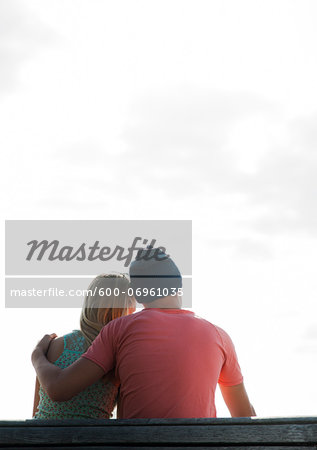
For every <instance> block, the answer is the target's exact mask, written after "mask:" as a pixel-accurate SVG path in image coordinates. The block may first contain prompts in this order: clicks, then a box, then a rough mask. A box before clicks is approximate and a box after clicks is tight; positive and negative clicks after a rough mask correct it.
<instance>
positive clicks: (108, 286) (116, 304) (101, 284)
mask: <svg viewBox="0 0 317 450" xmlns="http://www.w3.org/2000/svg"><path fill="white" fill-rule="evenodd" d="M129 285H130V281H129V279H128V277H127V276H126V275H124V274H122V273H120V274H102V275H98V276H97V277H96V278H95V279H94V280H93V281H92V282H91V283H90V285H89V287H88V289H87V295H86V297H85V301H84V305H83V309H82V312H81V316H80V329H81V332H82V334H83V335H84V337H85V339H86V343H87V347H88V346H90V345H91V343H92V342H93V340H94V339H95V338H96V337H97V336H98V334H99V332H100V330H101V329H102V328H103V327H104V326H105V325H107V323H109V322H110V321H111V320H113V319H117V318H118V317H122V316H127V315H128V314H130V313H131V309H135V300H134V299H133V298H131V297H129V296H128V289H129ZM108 294H109V295H108Z"/></svg>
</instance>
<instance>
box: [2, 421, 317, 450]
mask: <svg viewBox="0 0 317 450" xmlns="http://www.w3.org/2000/svg"><path fill="white" fill-rule="evenodd" d="M0 448H6V449H11V450H12V449H18V448H24V449H36V448H41V449H47V450H48V449H50V450H52V449H64V450H66V449H67V450H69V449H78V450H86V449H90V450H101V449H107V450H109V449H113V450H118V449H130V450H131V449H136V448H138V449H139V448H141V449H143V450H147V449H152V450H153V449H160V448H164V449H170V450H178V449H181V448H186V449H187V450H188V449H194V448H195V449H196V448H199V449H207V448H213V449H215V448H218V449H227V450H229V449H230V450H233V449H235V450H237V449H251V448H252V449H272V450H273V449H275V450H277V449H283V450H286V449H299V448H315V449H317V417H298V418H273V419H257V418H252V419H251V418H242V419H137V420H109V421H104V420H56V421H49V420H46V421H44V420H26V421H17V422H13V421H2V422H0Z"/></svg>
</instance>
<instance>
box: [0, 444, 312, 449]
mask: <svg viewBox="0 0 317 450" xmlns="http://www.w3.org/2000/svg"><path fill="white" fill-rule="evenodd" d="M0 448H1V449H3V450H12V447H2V446H1V447H0ZM21 448H23V450H34V449H36V447H34V446H32V447H24V446H23V447H21ZM40 448H41V450H54V449H58V450H70V449H71V450H140V449H142V450H160V449H164V450H184V448H185V449H186V450H197V449H199V450H210V449H212V450H217V449H218V450H246V449H249V450H251V449H252V450H300V449H307V450H317V447H316V446H313V447H312V446H305V447H303V446H302V445H300V446H288V445H287V446H285V445H283V446H253V445H252V446H249V445H246V446H245V445H244V446H243V447H241V446H230V447H219V446H216V447H215V446H208V447H205V446H204V447H197V446H196V447H187V446H186V447H184V446H182V447H175V446H173V447H165V446H162V447H161V446H159V447H157V446H155V447H134V446H121V445H120V446H115V447H112V446H111V447H108V446H103V445H102V446H99V445H98V446H97V447H95V446H92V447H91V446H89V447H86V446H85V447H83V446H79V447H77V446H71V447H69V446H68V447H59V446H58V447H55V446H53V447H52V446H49V447H43V446H41V447H40Z"/></svg>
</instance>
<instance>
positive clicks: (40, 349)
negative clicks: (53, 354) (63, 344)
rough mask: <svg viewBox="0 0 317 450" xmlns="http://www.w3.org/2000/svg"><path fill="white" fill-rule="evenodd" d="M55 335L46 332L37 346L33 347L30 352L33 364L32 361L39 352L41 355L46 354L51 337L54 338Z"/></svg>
mask: <svg viewBox="0 0 317 450" xmlns="http://www.w3.org/2000/svg"><path fill="white" fill-rule="evenodd" d="M56 337H57V335H56V334H55V333H52V334H46V335H45V336H44V337H43V338H42V339H41V340H40V341H39V342H38V344H37V346H36V347H35V349H34V350H33V353H32V363H33V364H34V361H35V360H36V356H37V355H39V354H41V355H46V353H47V350H48V348H49V346H50V343H51V342H52V340H53V339H55V338H56Z"/></svg>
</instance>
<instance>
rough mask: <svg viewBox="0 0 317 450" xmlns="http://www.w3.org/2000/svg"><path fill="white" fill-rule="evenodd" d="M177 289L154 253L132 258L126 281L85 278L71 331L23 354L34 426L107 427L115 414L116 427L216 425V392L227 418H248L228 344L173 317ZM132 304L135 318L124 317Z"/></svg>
mask: <svg viewBox="0 0 317 450" xmlns="http://www.w3.org/2000/svg"><path fill="white" fill-rule="evenodd" d="M181 288H182V278H181V274H180V272H179V270H178V268H177V266H176V265H175V263H174V262H173V260H172V259H171V258H170V257H168V256H167V255H165V253H163V252H162V251H160V250H159V249H150V250H144V251H143V252H141V254H139V255H138V257H137V258H136V259H135V261H133V262H132V264H131V265H130V280H129V279H128V278H127V277H126V276H125V275H123V274H118V275H100V276H98V277H97V278H95V280H94V281H93V282H92V283H91V285H90V286H89V288H88V295H87V296H86V299H85V303H84V306H83V310H82V313H81V319H80V328H81V330H80V331H79V330H78V331H73V332H72V333H70V334H68V335H66V336H64V337H61V338H56V335H55V334H52V335H46V336H44V337H43V339H42V340H41V341H40V342H39V343H38V345H37V346H36V347H35V349H34V351H33V353H32V362H33V365H34V368H35V370H36V373H37V384H36V389H35V401H34V413H33V415H34V417H35V418H36V419H66V418H95V419H101V418H104V419H109V418H110V417H111V414H112V411H113V409H114V408H115V406H116V405H117V417H118V418H120V419H133V418H200V417H216V408H215V390H216V386H217V383H219V385H220V389H221V392H222V395H223V398H224V400H225V403H226V405H227V407H228V409H229V411H230V413H231V415H232V417H248V416H253V415H255V412H254V409H253V407H252V405H251V404H250V402H249V399H248V396H247V393H246V390H245V388H244V384H243V377H242V374H241V370H240V367H239V364H238V360H237V356H236V353H235V349H234V346H233V343H232V341H231V339H230V337H229V336H228V334H227V333H226V332H225V331H224V330H222V329H221V328H219V327H217V326H215V325H213V324H211V323H210V322H208V321H206V320H204V319H202V318H201V317H198V316H196V315H195V314H194V312H192V311H188V310H184V309H182V308H181V298H180V295H178V294H179V293H180V289H181ZM107 289H108V292H110V293H111V295H107V296H105V291H106V290H107ZM129 293H133V294H134V296H129V295H128V294H129ZM135 298H136V299H137V300H138V302H139V303H142V304H143V306H144V309H143V310H142V311H140V312H137V313H135V314H132V313H133V312H134V311H135V306H136V302H135Z"/></svg>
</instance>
